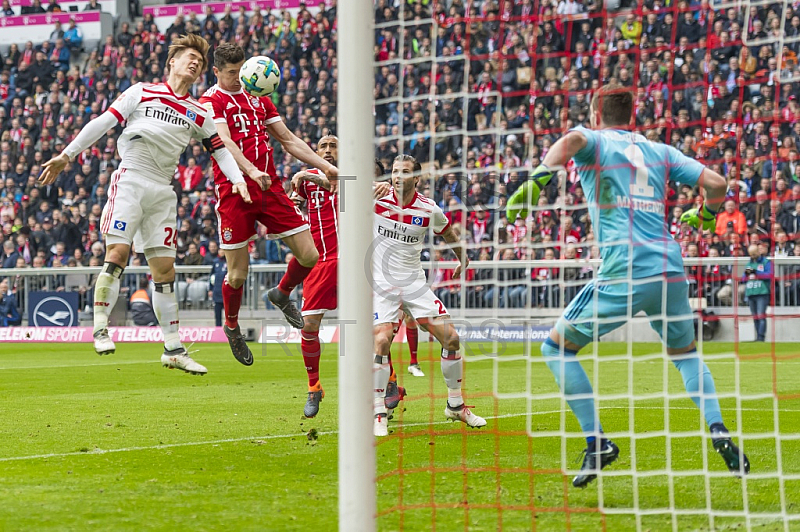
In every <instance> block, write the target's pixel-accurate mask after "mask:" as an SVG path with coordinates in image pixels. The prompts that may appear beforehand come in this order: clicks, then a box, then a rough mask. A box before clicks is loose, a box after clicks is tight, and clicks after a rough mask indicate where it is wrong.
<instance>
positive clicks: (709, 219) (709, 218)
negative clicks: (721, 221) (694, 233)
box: [681, 204, 717, 233]
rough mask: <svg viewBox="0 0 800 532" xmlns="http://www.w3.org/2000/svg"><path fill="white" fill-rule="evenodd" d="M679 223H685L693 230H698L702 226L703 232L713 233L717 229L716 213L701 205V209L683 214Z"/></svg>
mask: <svg viewBox="0 0 800 532" xmlns="http://www.w3.org/2000/svg"><path fill="white" fill-rule="evenodd" d="M681 223H687V224H689V226H690V227H694V228H695V229H699V228H700V227H701V226H702V228H703V229H702V230H703V231H711V232H712V233H713V232H714V231H715V230H716V228H717V213H715V212H714V211H712V210H710V209H709V208H708V207H706V205H705V204H703V207H702V208H701V209H691V210H688V211H686V212H685V213H683V215H681Z"/></svg>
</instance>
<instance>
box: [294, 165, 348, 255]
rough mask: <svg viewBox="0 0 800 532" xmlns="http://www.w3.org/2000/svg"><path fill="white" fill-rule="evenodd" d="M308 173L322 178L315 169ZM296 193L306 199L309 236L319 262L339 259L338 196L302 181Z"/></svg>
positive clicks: (314, 184)
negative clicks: (312, 238)
mask: <svg viewBox="0 0 800 532" xmlns="http://www.w3.org/2000/svg"><path fill="white" fill-rule="evenodd" d="M309 172H311V173H313V174H317V175H321V176H324V175H325V174H324V173H323V172H321V171H319V170H317V169H316V168H312V169H311V170H309ZM297 193H298V194H299V195H300V196H302V197H304V198H305V199H306V206H307V208H308V223H309V225H310V226H311V236H313V237H314V245H316V246H317V251H319V260H320V261H322V262H325V261H328V260H335V259H337V258H338V257H339V212H338V211H339V195H338V194H331V193H330V192H329V191H327V190H325V189H324V188H322V187H320V186H318V185H317V184H316V183H312V182H310V181H303V183H302V185H300V190H298V191H297Z"/></svg>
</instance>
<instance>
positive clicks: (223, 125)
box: [217, 121, 272, 190]
mask: <svg viewBox="0 0 800 532" xmlns="http://www.w3.org/2000/svg"><path fill="white" fill-rule="evenodd" d="M217 133H218V134H219V138H221V139H222V142H223V143H224V144H225V148H226V149H227V150H228V151H229V152H230V153H231V155H233V158H234V160H235V161H236V164H237V165H239V168H240V169H241V170H242V173H243V174H245V175H247V176H249V177H250V179H252V180H253V181H255V182H256V183H258V184H259V186H260V187H261V190H267V189H268V188H269V187H270V186H271V185H272V179H271V178H270V177H269V174H268V173H266V172H264V171H262V170H259V169H258V168H256V165H254V164H253V162H252V161H250V160H248V159H247V157H245V156H244V153H242V150H241V149H239V146H237V145H236V143H235V142H234V141H233V139H232V138H231V130H230V129H229V128H228V124H227V122H223V121H218V122H217ZM226 175H227V174H226Z"/></svg>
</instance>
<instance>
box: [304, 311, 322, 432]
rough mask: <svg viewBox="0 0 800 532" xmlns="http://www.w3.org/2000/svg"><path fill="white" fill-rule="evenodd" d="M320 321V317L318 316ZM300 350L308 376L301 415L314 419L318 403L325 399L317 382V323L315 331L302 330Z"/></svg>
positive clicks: (310, 328)
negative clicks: (305, 396) (306, 391)
mask: <svg viewBox="0 0 800 532" xmlns="http://www.w3.org/2000/svg"><path fill="white" fill-rule="evenodd" d="M320 319H322V318H321V316H320ZM300 350H301V352H302V353H303V362H304V363H305V367H306V373H307V374H308V398H307V399H306V405H305V407H304V408H303V415H304V416H306V417H309V418H311V417H314V416H316V415H317V413H319V403H320V402H321V401H322V399H323V398H324V397H325V390H323V389H322V383H320V382H319V355H320V352H321V346H320V344H319V323H318V322H317V327H316V330H314V329H313V327H309V326H308V324H306V327H305V328H303V332H302V339H301V340H300Z"/></svg>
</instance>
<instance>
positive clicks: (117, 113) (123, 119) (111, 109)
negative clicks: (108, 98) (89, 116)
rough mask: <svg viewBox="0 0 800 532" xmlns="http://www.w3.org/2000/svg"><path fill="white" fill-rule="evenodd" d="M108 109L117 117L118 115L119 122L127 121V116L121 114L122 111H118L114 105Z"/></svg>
mask: <svg viewBox="0 0 800 532" xmlns="http://www.w3.org/2000/svg"><path fill="white" fill-rule="evenodd" d="M108 110H109V112H110V113H111V114H112V115H114V116H115V117H117V120H118V121H119V123H120V124H121V123H123V122H124V121H125V117H123V116H122V115H121V114H120V112H119V111H117V110H116V109H114V108H113V107H109V108H108Z"/></svg>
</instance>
